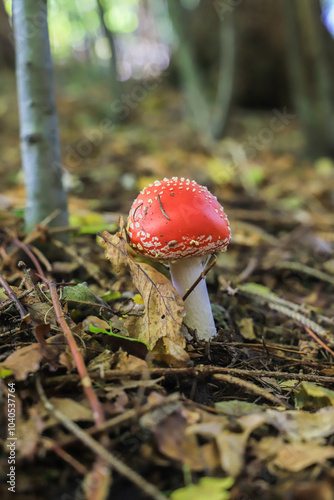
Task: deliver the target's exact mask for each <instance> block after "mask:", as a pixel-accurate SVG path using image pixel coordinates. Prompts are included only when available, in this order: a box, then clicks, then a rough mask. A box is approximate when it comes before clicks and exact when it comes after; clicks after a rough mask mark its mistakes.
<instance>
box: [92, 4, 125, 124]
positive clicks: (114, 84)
mask: <svg viewBox="0 0 334 500" xmlns="http://www.w3.org/2000/svg"><path fill="white" fill-rule="evenodd" d="M96 3H97V10H98V13H99V17H100V22H101V27H102V30H103V32H104V34H105V36H106V38H107V40H108V44H109V48H110V53H111V57H110V85H111V92H112V97H113V99H116V98H117V97H118V96H119V93H120V82H119V81H118V75H117V50H116V46H115V40H114V35H113V33H112V32H111V31H110V29H109V28H108V27H107V26H106V23H105V20H104V13H105V12H104V8H103V3H102V1H101V0H96ZM114 118H115V117H114Z"/></svg>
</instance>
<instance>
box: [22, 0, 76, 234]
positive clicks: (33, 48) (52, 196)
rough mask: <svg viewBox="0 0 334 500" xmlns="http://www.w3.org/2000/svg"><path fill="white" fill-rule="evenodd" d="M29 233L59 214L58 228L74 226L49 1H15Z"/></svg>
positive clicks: (56, 220) (53, 223) (23, 159)
mask: <svg viewBox="0 0 334 500" xmlns="http://www.w3.org/2000/svg"><path fill="white" fill-rule="evenodd" d="M13 26H14V37H15V45H16V72H17V88H18V104H19V114H20V135H21V154H22V164H23V169H24V174H25V183H26V196H27V204H26V216H25V222H26V230H27V231H30V230H31V229H32V228H33V227H34V225H35V224H38V223H39V222H41V221H42V220H43V219H45V218H46V217H47V216H49V215H50V214H51V213H52V212H54V211H55V210H57V211H59V214H58V216H57V217H56V218H55V219H54V220H53V221H52V223H51V224H52V225H53V226H58V227H59V226H66V225H67V224H68V214H67V198H66V193H65V191H64V188H63V184H62V166H61V153H60V145H59V132H58V120H57V114H56V108H55V98H54V86H53V68H52V60H51V53H50V42H49V33H48V24H47V2H46V0H39V1H38V2H37V1H36V0H13Z"/></svg>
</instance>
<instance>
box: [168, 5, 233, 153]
mask: <svg viewBox="0 0 334 500" xmlns="http://www.w3.org/2000/svg"><path fill="white" fill-rule="evenodd" d="M168 9H169V12H170V17H171V20H172V23H173V26H174V29H175V32H176V34H177V36H178V37H179V48H178V52H177V54H176V65H177V69H178V72H179V75H180V79H181V84H182V86H183V89H184V93H185V96H186V100H187V107H188V113H189V115H190V116H191V117H192V120H193V123H194V124H195V126H196V128H197V130H198V131H199V132H200V133H202V134H203V136H204V139H205V140H206V142H207V145H209V144H210V143H212V142H214V141H216V140H219V139H220V138H221V137H222V135H223V133H224V131H225V128H226V124H227V118H228V114H229V110H230V105H231V100H232V93H233V82H234V65H235V30H234V22H233V21H234V20H233V12H230V13H229V14H228V15H227V16H225V18H224V20H222V21H221V23H220V26H219V36H220V44H219V49H220V54H219V71H218V82H217V91H216V94H215V100H214V103H213V105H212V104H211V102H210V101H209V99H208V98H207V97H206V89H205V85H204V83H203V81H202V79H201V75H200V72H199V69H198V66H197V64H196V61H195V56H194V53H193V48H192V44H191V41H190V39H189V35H188V34H187V30H186V28H185V26H186V25H187V23H186V17H185V11H184V9H183V8H182V6H181V4H180V2H179V0H169V2H168Z"/></svg>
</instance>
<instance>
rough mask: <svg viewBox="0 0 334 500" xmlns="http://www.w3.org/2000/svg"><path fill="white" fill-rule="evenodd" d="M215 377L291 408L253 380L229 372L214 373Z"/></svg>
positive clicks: (276, 403) (278, 404)
mask: <svg viewBox="0 0 334 500" xmlns="http://www.w3.org/2000/svg"><path fill="white" fill-rule="evenodd" d="M214 379H215V380H219V381H224V382H228V383H229V384H233V385H237V386H239V387H242V388H243V389H247V391H250V392H252V393H254V394H256V395H257V396H261V397H262V398H264V399H267V400H268V401H271V402H272V403H274V404H275V405H277V406H284V408H291V406H290V405H289V404H287V403H285V402H284V401H282V400H281V399H279V398H278V397H277V396H275V395H274V394H270V392H268V391H266V390H265V389H263V388H262V387H259V386H258V385H255V384H253V383H252V382H248V380H243V379H241V378H238V377H234V376H233V375H229V374H228V373H226V374H223V373H217V374H216V375H214Z"/></svg>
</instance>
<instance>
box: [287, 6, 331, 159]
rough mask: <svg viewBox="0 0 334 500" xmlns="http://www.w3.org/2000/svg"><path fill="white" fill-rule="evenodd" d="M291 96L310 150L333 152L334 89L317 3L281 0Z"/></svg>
mask: <svg viewBox="0 0 334 500" xmlns="http://www.w3.org/2000/svg"><path fill="white" fill-rule="evenodd" d="M284 9H285V10H284V12H285V19H286V27H287V34H288V38H287V39H288V46H287V64H288V69H289V75H290V84H291V90H292V98H293V101H294V104H295V109H296V112H297V115H298V118H299V119H300V121H301V125H302V128H303V130H304V135H305V137H306V141H307V145H308V149H309V152H310V153H311V154H313V155H314V154H315V155H334V92H333V79H332V76H331V74H330V71H329V67H330V61H329V58H327V55H326V49H325V47H324V43H323V36H322V35H323V33H322V29H324V28H322V26H321V19H320V8H319V4H317V3H316V2H315V0H284Z"/></svg>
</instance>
